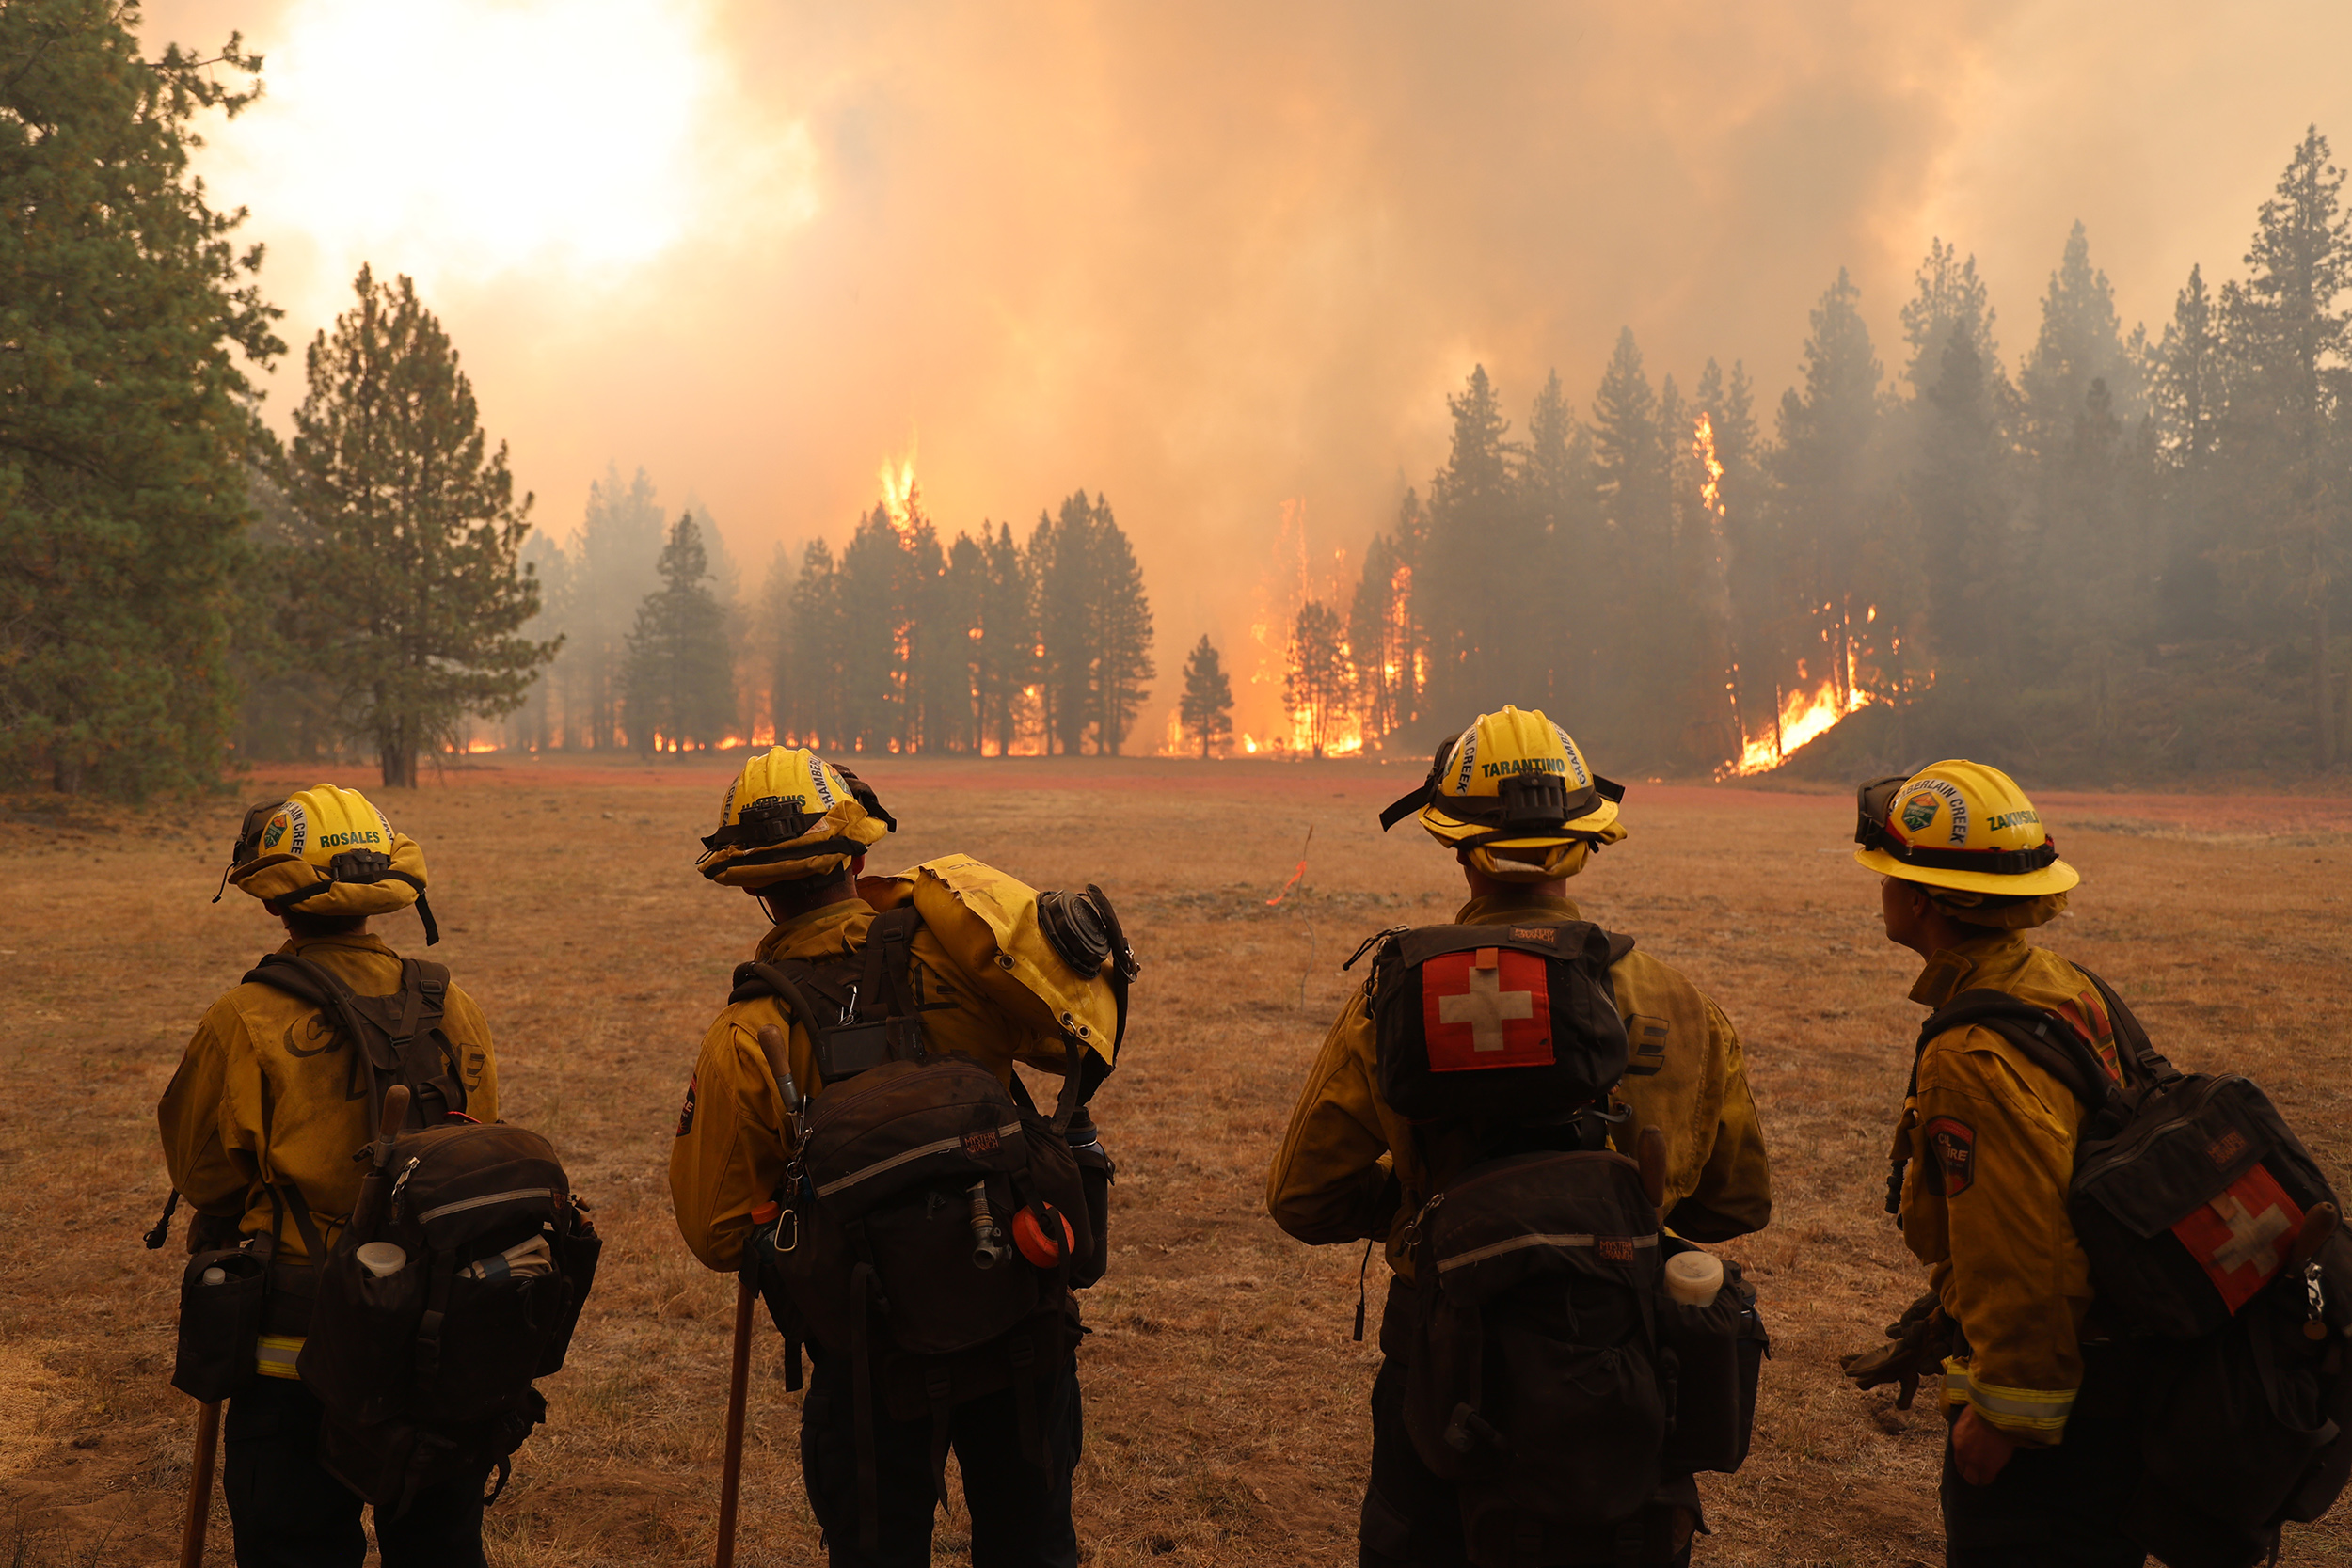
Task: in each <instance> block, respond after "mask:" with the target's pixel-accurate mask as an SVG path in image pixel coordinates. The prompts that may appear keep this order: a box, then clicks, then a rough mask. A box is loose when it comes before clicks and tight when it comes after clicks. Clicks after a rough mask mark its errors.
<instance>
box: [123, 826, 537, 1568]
mask: <svg viewBox="0 0 2352 1568" xmlns="http://www.w3.org/2000/svg"><path fill="white" fill-rule="evenodd" d="M226 880H227V882H228V884H229V885H230V886H233V887H235V888H236V889H238V890H239V891H240V892H242V893H245V894H246V895H250V896H252V897H254V898H257V899H259V900H260V901H261V904H262V909H263V910H264V911H267V912H268V914H269V915H270V917H271V918H272V919H274V920H276V921H277V922H278V923H279V924H280V925H281V926H282V927H284V929H285V933H286V942H285V944H284V945H283V946H282V947H280V948H278V952H279V953H280V954H285V955H291V956H293V957H295V958H301V959H304V960H307V961H308V962H309V963H310V964H313V965H316V966H317V967H318V968H319V969H320V970H323V971H325V972H326V974H328V975H330V976H332V977H333V979H335V980H337V981H340V982H342V985H343V986H345V987H347V988H349V990H351V991H352V992H353V993H355V994H356V995H358V996H359V997H362V998H368V997H388V996H392V995H395V994H397V993H400V992H402V991H403V990H404V989H405V980H406V979H407V977H408V975H409V974H410V969H409V966H408V965H405V964H404V962H403V960H402V958H401V957H400V955H399V954H398V953H395V952H394V951H393V950H392V949H391V948H390V947H389V946H388V945H386V944H385V942H384V941H383V939H382V938H380V937H378V936H376V935H374V934H373V933H372V932H371V931H370V930H369V929H368V921H369V919H370V918H371V917H372V916H374V915H379V914H389V913H391V912H393V911H397V910H404V909H406V908H408V907H409V906H410V905H412V904H414V905H416V906H417V907H418V910H419V912H420V913H421V915H423V917H424V921H425V931H426V942H427V943H428V944H430V943H431V942H433V941H435V940H436V939H437V935H438V933H437V931H436V929H435V928H434V926H433V921H432V913H431V908H430V906H429V905H428V904H426V903H425V901H424V892H425V883H426V874H425V866H424V851H423V850H422V849H421V848H420V847H418V845H417V841H416V840H414V839H412V838H410V837H409V836H408V835H407V834H406V833H403V832H395V831H394V830H393V829H392V826H391V824H390V823H389V822H388V821H386V820H385V817H384V814H383V813H382V812H380V811H378V810H377V809H376V808H375V807H374V806H373V804H371V803H370V802H369V801H368V800H367V798H366V797H365V796H362V795H361V794H360V793H359V792H358V791H357V790H352V789H342V788H339V787H337V786H336V785H334V784H320V785H318V786H317V787H315V788H312V789H306V790H303V791H301V792H300V793H299V794H296V795H294V796H291V797H288V798H285V799H281V800H264V801H262V802H261V803H259V804H258V805H256V806H254V807H253V808H252V809H251V810H250V811H248V812H246V816H245V820H244V823H243V825H242V826H241V827H240V828H239V830H238V832H237V837H236V841H235V844H234V846H233V848H232V850H231V859H230V867H229V869H228V871H227V873H226ZM434 969H435V973H437V974H446V972H445V971H439V970H438V967H437V966H434ZM438 1031H439V1036H438V1037H439V1040H440V1042H441V1045H442V1052H443V1059H442V1062H441V1071H442V1073H443V1075H444V1076H443V1080H442V1081H443V1082H444V1084H445V1085H446V1088H447V1090H448V1093H449V1094H450V1096H451V1097H452V1098H454V1099H457V1100H460V1101H462V1108H463V1109H464V1111H465V1112H466V1114H467V1115H469V1116H470V1117H473V1118H474V1119H476V1120H478V1121H494V1120H496V1119H497V1118H498V1065H497V1059H496V1056H495V1055H494V1053H493V1052H492V1050H491V1044H490V1029H489V1025H488V1024H486V1023H485V1022H483V1018H482V1012H481V1009H480V1008H478V1007H476V1006H474V1003H473V1000H472V998H470V997H469V996H468V995H467V994H466V993H465V992H464V991H463V990H459V989H458V988H457V987H456V986H455V985H449V986H448V987H447V990H446V992H445V993H444V994H443V995H442V997H441V1016H440V1022H439V1024H438ZM360 1049H361V1047H360V1046H359V1045H358V1044H357V1043H356V1042H354V1041H352V1040H351V1039H350V1038H348V1037H347V1032H346V1031H345V1030H343V1029H342V1028H341V1027H339V1025H338V1024H337V1022H336V1021H335V1019H334V1017H333V1016H332V1015H331V1014H330V1013H329V1012H328V1011H327V1010H326V1008H323V1007H321V1006H317V1005H316V1004H314V1003H311V1002H307V1001H304V1000H301V999H300V998H297V997H296V996H294V995H292V994H290V993H289V992H288V991H287V990H284V989H282V988H281V987H279V986H277V985H272V984H266V983H263V982H262V981H260V980H257V979H248V980H246V982H245V983H243V984H240V985H238V986H237V987H235V988H234V989H233V990H230V991H229V992H228V994H226V995H224V996H223V997H221V999H220V1000H219V1001H217V1002H215V1003H214V1004H213V1006H212V1007H211V1009H210V1010H209V1011H207V1012H206V1013H205V1015H204V1018H203V1022H200V1023H199V1024H198V1025H197V1028H196V1034H195V1036H194V1037H192V1038H191V1039H190V1040H189V1041H188V1047H187V1051H186V1053H184V1054H183V1056H182V1058H181V1061H180V1068H179V1070H178V1071H177V1072H176V1073H174V1074H173V1075H172V1080H171V1084H170V1085H169V1086H168V1087H167V1088H166V1089H165V1090H164V1096H163V1101H162V1103H161V1104H160V1105H159V1106H158V1107H157V1108H156V1119H157V1121H158V1122H159V1123H160V1125H161V1128H162V1132H163V1145H164V1159H165V1162H166V1164H167V1165H168V1166H169V1167H170V1170H171V1180H172V1183H173V1186H174V1187H175V1189H176V1190H177V1192H178V1193H179V1195H180V1196H181V1197H183V1198H184V1199H185V1200H186V1201H187V1202H188V1203H190V1204H191V1205H192V1206H193V1207H194V1208H195V1210H196V1215H197V1217H196V1219H195V1220H194V1222H193V1223H192V1224H191V1226H190V1228H189V1235H188V1250H189V1252H190V1253H192V1254H193V1253H197V1252H202V1251H206V1250H210V1249H213V1248H216V1247H224V1246H234V1245H237V1244H238V1241H239V1238H240V1237H241V1236H242V1237H244V1238H246V1239H248V1240H253V1239H258V1238H267V1239H268V1241H267V1244H268V1245H269V1247H270V1248H271V1257H272V1261H271V1264H270V1268H269V1277H270V1285H269V1291H268V1295H267V1306H266V1308H265V1311H266V1316H265V1318H264V1320H263V1322H262V1336H261V1338H260V1341H259V1346H258V1350H257V1351H255V1352H254V1353H252V1354H253V1355H254V1368H253V1370H254V1371H255V1372H256V1373H257V1374H258V1375H256V1376H254V1377H252V1378H251V1379H250V1381H248V1382H246V1383H245V1384H244V1385H243V1386H241V1387H240V1388H239V1390H238V1391H237V1392H236V1393H235V1394H234V1395H232V1396H231V1397H230V1400H229V1410H228V1416H227V1418H226V1420H225V1422H224V1423H223V1425H224V1435H225V1441H226V1444H227V1449H228V1454H227V1460H226V1463H225V1464H224V1465H223V1467H222V1490H223V1491H224V1492H225V1493H226V1495H227V1497H228V1502H229V1517H230V1526H231V1528H233V1530H234V1532H235V1536H236V1554H237V1562H238V1564H239V1568H323V1565H324V1568H333V1565H339V1564H349V1565H351V1568H358V1564H359V1563H360V1562H361V1561H362V1560H365V1558H366V1557H367V1551H368V1543H367V1536H366V1534H365V1533H364V1532H363V1531H362V1530H361V1528H360V1522H359V1512H360V1508H361V1506H362V1505H361V1502H360V1499H359V1497H358V1496H357V1495H356V1494H354V1493H353V1492H352V1491H350V1490H349V1489H347V1488H346V1487H344V1486H343V1485H342V1484H341V1483H340V1482H339V1481H336V1480H335V1478H334V1477H333V1476H332V1475H331V1474H330V1473H329V1472H328V1471H327V1470H326V1469H325V1468H324V1467H322V1465H320V1463H319V1459H318V1453H319V1433H320V1424H321V1419H322V1414H323V1413H322V1410H321V1407H320V1404H319V1402H318V1400H317V1399H316V1398H314V1397H313V1396H312V1395H311V1394H310V1390H309V1389H307V1388H306V1387H305V1386H303V1384H302V1381H301V1379H300V1377H299V1376H298V1374H297V1373H296V1372H295V1370H294V1360H295V1357H296V1356H297V1355H298V1354H300V1352H301V1349H302V1342H303V1339H304V1337H305V1335H306V1333H307V1330H308V1325H309V1321H310V1307H311V1303H312V1301H313V1300H314V1299H315V1296H316V1293H317V1283H318V1270H319V1264H320V1262H321V1261H322V1259H323V1257H324V1253H325V1249H327V1248H331V1247H332V1246H333V1245H334V1243H335V1238H336V1235H337V1233H338V1230H339V1228H340V1224H341V1221H342V1218H343V1217H345V1216H348V1215H349V1214H350V1212H351V1210H352V1205H353V1202H354V1201H355V1200H356V1199H357V1197H358V1192H359V1182H360V1178H361V1176H362V1174H363V1173H364V1171H365V1168H366V1167H365V1166H364V1164H361V1163H358V1162H357V1161H355V1159H354V1158H353V1156H354V1154H355V1153H356V1152H357V1151H358V1150H359V1149H360V1148H362V1147H363V1146H365V1145H366V1144H367V1143H368V1142H369V1140H371V1139H372V1138H373V1137H374V1136H375V1134H376V1129H375V1128H374V1127H373V1126H372V1125H371V1124H370V1122H371V1117H370V1105H371V1101H370V1100H369V1098H368V1096H367V1094H366V1092H365V1091H364V1087H362V1089H361V1091H360V1092H358V1093H356V1094H355V1093H354V1092H353V1091H352V1085H354V1084H355V1083H357V1084H360V1085H364V1084H365V1082H366V1079H365V1075H364V1074H365V1068H364V1064H362V1063H359V1062H358V1061H356V1060H355V1059H354V1057H355V1053H357V1052H358V1051H359V1050H360ZM461 1086H462V1087H461ZM160 1242H161V1235H160V1233H159V1234H158V1235H157V1236H156V1237H154V1238H151V1244H160ZM486 1474H487V1470H486V1467H485V1476H486ZM483 1482H484V1476H475V1477H470V1478H467V1479H464V1480H461V1481H454V1482H451V1483H448V1484H444V1485H440V1486H437V1487H431V1488H428V1489H426V1490H425V1491H424V1492H423V1493H422V1495H421V1496H420V1497H419V1498H418V1499H417V1500H416V1502H415V1503H413V1504H412V1505H411V1506H410V1507H409V1508H408V1509H407V1510H406V1511H405V1512H404V1513H401V1514H400V1515H399V1516H398V1517H397V1518H393V1519H387V1518H384V1517H383V1516H382V1514H381V1513H378V1515H377V1518H376V1521H375V1535H376V1541H377V1544H378V1546H379V1548H380V1550H381V1552H382V1554H383V1560H384V1562H385V1564H386V1568H428V1565H430V1568H448V1565H451V1564H458V1565H463V1564H467V1563H474V1564H479V1563H481V1562H482V1561H483V1560H484V1559H483V1554H482V1506H483V1504H482V1496H483Z"/></svg>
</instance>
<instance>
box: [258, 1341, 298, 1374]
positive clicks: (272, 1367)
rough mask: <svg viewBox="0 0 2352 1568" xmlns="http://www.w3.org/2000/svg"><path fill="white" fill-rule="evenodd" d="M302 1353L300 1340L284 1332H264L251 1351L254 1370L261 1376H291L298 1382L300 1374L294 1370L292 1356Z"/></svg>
mask: <svg viewBox="0 0 2352 1568" xmlns="http://www.w3.org/2000/svg"><path fill="white" fill-rule="evenodd" d="M300 1354H302V1341H301V1340H300V1339H299V1338H293V1337H291V1336H288V1335H284V1334H264V1335H262V1338H260V1340H259V1341H257V1342H256V1344H255V1346H254V1351H253V1366H254V1370H256V1371H258V1372H260V1373H261V1374H262V1376H263V1377H284V1378H293V1379H294V1380H295V1381H296V1382H300V1381H301V1378H302V1374H301V1373H300V1372H297V1371H295V1370H294V1357H296V1356H298V1355H300Z"/></svg>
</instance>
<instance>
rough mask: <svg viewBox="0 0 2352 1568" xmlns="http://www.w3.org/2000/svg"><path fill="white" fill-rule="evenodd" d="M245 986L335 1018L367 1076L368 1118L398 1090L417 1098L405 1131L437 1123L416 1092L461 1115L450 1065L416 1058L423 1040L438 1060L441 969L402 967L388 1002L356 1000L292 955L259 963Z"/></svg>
mask: <svg viewBox="0 0 2352 1568" xmlns="http://www.w3.org/2000/svg"><path fill="white" fill-rule="evenodd" d="M246 979H247V980H250V981H256V982H259V983H260V984H262V985H265V986H270V987H274V988H275V989H277V990H281V991H284V992H285V993H286V994H287V995H289V996H292V997H295V998H297V999H299V1000H301V1001H304V1002H308V1003H310V1005H311V1006H315V1007H318V1008H320V1009H321V1010H323V1011H326V1012H331V1013H332V1014H333V1015H334V1017H335V1020H336V1022H337V1023H338V1024H339V1025H341V1027H342V1031H343V1033H344V1034H345V1035H346V1036H347V1037H349V1038H350V1040H351V1042H352V1046H353V1048H354V1050H356V1051H357V1052H358V1057H359V1061H360V1062H361V1063H362V1064H363V1065H364V1066H365V1068H366V1069H367V1074H368V1103H369V1106H370V1107H371V1116H372V1117H381V1116H382V1114H383V1110H384V1096H385V1094H386V1093H387V1092H388V1091H389V1089H390V1088H391V1086H392V1085H394V1084H402V1083H405V1084H407V1085H409V1086H410V1087H411V1088H413V1089H417V1090H419V1091H424V1090H428V1089H429V1090H431V1091H433V1093H434V1094H435V1095H436V1096H437V1098H438V1099H439V1101H440V1102H441V1109H442V1110H443V1111H463V1110H464V1109H465V1108H466V1089H465V1085H463V1084H461V1083H459V1082H458V1080H457V1078H456V1076H455V1073H454V1064H453V1063H450V1062H447V1061H445V1060H428V1059H425V1058H423V1057H421V1056H420V1055H419V1054H418V1042H419V1041H420V1040H422V1041H426V1042H431V1043H430V1044H429V1049H430V1051H431V1052H432V1053H433V1056H434V1057H436V1058H438V1057H440V1056H441V1055H442V1052H441V1048H440V1046H439V1044H438V1043H437V1040H438V1029H439V1025H440V1022H441V1018H442V1015H443V1014H444V1012H445V1011H446V1010H447V1008H448V1004H449V968H448V966H447V965H445V964H437V963H427V962H426V961H425V960H423V959H422V958H405V959H403V960H402V961H401V968H400V990H396V991H394V992H393V993H392V994H391V995H389V996H361V995H359V994H358V992H356V991H354V990H352V989H351V988H350V987H349V986H347V985H345V984H344V983H343V982H342V980H341V979H339V978H338V977H337V976H336V975H335V974H333V973H332V972H331V971H329V970H327V969H326V968H325V967H324V966H322V965H320V964H317V963H314V962H312V961H311V960H310V959H309V958H302V957H301V956H299V955H298V954H293V953H271V954H267V955H265V956H264V957H263V958H262V961H261V962H260V963H259V964H256V965H255V966H254V967H253V969H252V970H250V971H249V972H248V973H247V974H246ZM438 1119H440V1118H439V1116H438V1115H437V1114H435V1113H432V1112H430V1111H428V1109H427V1108H426V1106H425V1104H424V1102H423V1096H422V1093H421V1092H420V1095H419V1098H418V1100H417V1101H414V1102H412V1108H411V1110H410V1113H409V1120H410V1122H411V1124H412V1126H411V1130H412V1131H414V1130H418V1129H421V1128H425V1127H429V1126H431V1125H432V1124H433V1123H434V1122H435V1121H437V1120H438Z"/></svg>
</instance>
